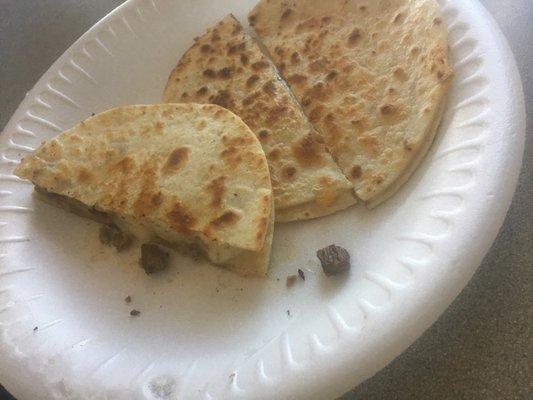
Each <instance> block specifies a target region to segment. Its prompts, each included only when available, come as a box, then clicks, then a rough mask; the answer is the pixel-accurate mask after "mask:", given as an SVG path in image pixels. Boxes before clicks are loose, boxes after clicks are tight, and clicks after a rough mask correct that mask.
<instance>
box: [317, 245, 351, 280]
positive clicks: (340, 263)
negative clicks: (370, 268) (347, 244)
mask: <svg viewBox="0 0 533 400" xmlns="http://www.w3.org/2000/svg"><path fill="white" fill-rule="evenodd" d="M316 255H317V257H318V259H319V260H320V263H321V264H322V269H323V270H324V273H325V274H326V275H327V276H331V275H337V274H339V273H341V272H344V271H347V270H349V269H350V254H349V253H348V251H347V250H346V249H344V248H342V247H340V246H336V245H334V244H332V245H330V246H328V247H325V248H323V249H320V250H318V251H317V252H316Z"/></svg>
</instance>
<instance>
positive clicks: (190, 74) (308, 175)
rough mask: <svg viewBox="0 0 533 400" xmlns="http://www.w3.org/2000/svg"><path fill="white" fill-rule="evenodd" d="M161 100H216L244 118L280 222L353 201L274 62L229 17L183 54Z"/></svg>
mask: <svg viewBox="0 0 533 400" xmlns="http://www.w3.org/2000/svg"><path fill="white" fill-rule="evenodd" d="M163 99H164V101H165V102H184V101H191V102H195V103H216V104H219V105H221V106H223V107H225V108H227V109H229V110H231V111H233V112H234V113H235V114H237V115H239V116H240V117H241V118H242V119H243V121H244V122H245V123H246V124H247V125H248V126H249V127H250V128H251V129H252V131H254V132H255V134H256V135H257V137H258V138H259V140H260V141H261V144H262V146H263V149H264V151H265V153H266V155H267V158H268V162H269V167H270V172H271V177H272V186H273V190H274V200H275V206H276V220H277V221H293V220H299V219H308V218H314V217H319V216H323V215H327V214H331V213H333V212H335V211H338V210H341V209H344V208H346V207H348V206H350V205H352V204H354V203H355V201H356V199H355V196H354V194H353V186H352V184H351V183H350V182H349V180H348V179H346V178H345V176H344V175H343V173H342V171H341V170H340V169H339V167H338V166H337V165H336V164H335V162H334V161H333V159H332V157H331V156H330V155H329V154H328V152H327V150H326V148H325V146H324V144H323V143H322V140H321V138H320V136H319V135H318V134H317V132H316V131H315V129H314V128H313V126H312V124H311V123H310V122H309V120H308V119H307V117H306V116H305V115H304V113H303V111H302V109H301V108H300V106H299V104H298V102H297V101H296V100H295V99H294V97H293V96H292V94H291V93H290V91H289V90H288V89H287V87H286V85H285V83H284V82H283V81H282V80H281V78H280V76H279V75H278V73H277V71H276V69H275V67H274V65H273V64H272V63H271V61H270V60H269V59H268V58H267V57H265V56H264V55H263V53H262V52H261V50H260V49H259V47H258V45H257V44H256V43H255V42H254V41H253V40H252V38H251V37H250V36H249V35H247V34H246V33H245V32H244V29H243V27H242V25H241V24H240V23H239V22H238V21H237V20H236V19H235V18H234V17H233V16H232V15H229V16H227V17H226V18H224V19H223V20H222V21H220V22H219V23H218V24H217V25H215V26H214V27H212V28H210V29H209V30H208V31H207V32H206V33H205V34H204V35H202V36H201V37H199V38H197V39H196V41H195V43H194V45H193V46H192V47H191V48H190V49H189V50H187V52H186V53H185V54H184V55H183V56H182V58H181V59H180V60H179V62H178V64H177V66H176V68H174V70H173V71H172V73H171V75H170V77H169V79H168V83H167V86H166V88H165V91H164V95H163Z"/></svg>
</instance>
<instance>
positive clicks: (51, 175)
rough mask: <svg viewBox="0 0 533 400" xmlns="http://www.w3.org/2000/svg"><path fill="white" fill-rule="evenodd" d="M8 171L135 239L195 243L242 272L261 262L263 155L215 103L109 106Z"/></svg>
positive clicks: (265, 210) (267, 235)
mask: <svg viewBox="0 0 533 400" xmlns="http://www.w3.org/2000/svg"><path fill="white" fill-rule="evenodd" d="M15 174H16V175H17V176H19V177H21V178H25V179H29V180H31V181H32V182H33V183H34V184H35V185H36V186H37V187H38V188H39V189H40V191H41V192H43V191H46V192H49V193H50V194H51V195H52V197H54V196H55V197H57V198H59V199H62V200H65V199H71V201H72V202H74V203H76V204H82V205H84V206H85V207H87V210H88V211H89V212H90V211H93V212H95V213H96V214H97V215H99V216H100V215H102V214H104V215H107V216H109V217H110V218H111V219H112V221H113V222H114V223H116V224H117V225H119V226H120V227H121V228H123V229H126V230H128V231H129V232H131V233H133V234H134V235H135V236H137V237H139V238H140V239H142V240H146V241H163V242H164V243H168V244H170V245H175V246H176V247H177V248H180V249H184V248H185V249H189V250H195V251H200V252H202V253H204V254H205V255H206V256H207V257H208V258H209V259H210V260H211V261H212V262H214V263H216V264H219V265H223V266H226V267H228V268H230V269H232V270H235V271H237V272H240V273H243V274H246V275H264V274H265V273H266V270H267V268H268V263H269V256H270V249H271V244H272V232H273V230H272V229H273V228H272V227H273V213H272V203H273V201H272V189H271V184H270V177H269V171H268V165H267V161H266V157H265V155H264V152H263V150H262V149H261V145H260V143H259V141H258V140H257V138H256V137H255V135H254V134H253V132H252V131H250V129H249V128H248V127H247V126H246V125H245V124H244V123H243V122H242V120H241V119H240V118H239V117H237V116H235V115H234V114H232V113H231V112H229V111H228V110H226V109H223V108H221V107H219V106H216V105H199V104H161V105H141V106H126V107H119V108H115V109H112V110H109V111H106V112H104V113H101V114H98V115H96V116H93V117H91V118H89V119H87V120H85V121H83V122H81V123H80V124H78V125H77V126H75V127H74V128H72V129H70V130H68V131H66V132H63V133H62V134H61V135H59V136H58V137H56V138H54V139H52V140H50V141H48V142H46V143H44V144H43V145H42V146H41V147H40V148H39V149H38V150H37V151H36V152H35V153H34V154H33V155H31V156H30V157H27V158H25V159H24V160H23V161H22V162H21V164H20V165H19V166H18V167H17V169H16V171H15ZM58 195H59V196H58ZM60 196H61V197H60ZM60 202H61V201H60Z"/></svg>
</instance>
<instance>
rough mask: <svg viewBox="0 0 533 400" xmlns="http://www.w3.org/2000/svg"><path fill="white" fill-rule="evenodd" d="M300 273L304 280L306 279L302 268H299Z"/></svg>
mask: <svg viewBox="0 0 533 400" xmlns="http://www.w3.org/2000/svg"><path fill="white" fill-rule="evenodd" d="M298 275H299V276H300V278H302V280H304V281H305V274H304V272H303V271H302V270H301V269H300V268H298Z"/></svg>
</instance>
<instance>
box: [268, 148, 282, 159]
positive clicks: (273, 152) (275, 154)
mask: <svg viewBox="0 0 533 400" xmlns="http://www.w3.org/2000/svg"><path fill="white" fill-rule="evenodd" d="M280 156H281V150H280V149H279V148H274V149H272V150H270V151H269V152H268V154H267V158H268V159H269V160H271V161H277V160H279V157H280Z"/></svg>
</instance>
